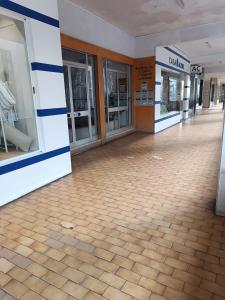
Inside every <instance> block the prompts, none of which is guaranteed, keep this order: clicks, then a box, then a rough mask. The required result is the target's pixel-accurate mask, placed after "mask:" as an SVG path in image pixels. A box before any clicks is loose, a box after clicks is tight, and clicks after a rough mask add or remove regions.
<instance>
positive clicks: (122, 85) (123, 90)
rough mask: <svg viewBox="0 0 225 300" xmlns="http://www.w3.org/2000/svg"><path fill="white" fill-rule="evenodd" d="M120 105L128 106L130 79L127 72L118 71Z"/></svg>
mask: <svg viewBox="0 0 225 300" xmlns="http://www.w3.org/2000/svg"><path fill="white" fill-rule="evenodd" d="M118 83H119V106H128V80H127V74H125V73H118Z"/></svg>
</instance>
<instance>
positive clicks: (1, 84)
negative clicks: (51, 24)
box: [0, 15, 38, 161]
mask: <svg viewBox="0 0 225 300" xmlns="http://www.w3.org/2000/svg"><path fill="white" fill-rule="evenodd" d="M29 72H30V71H29V67H28V54H27V44H26V39H25V28H24V23H23V22H22V21H19V20H14V19H13V18H9V17H6V16H2V15H0V161H1V160H3V159H7V158H11V157H14V156H17V155H20V154H22V153H27V152H31V151H35V150H37V149H38V139H37V128H36V122H35V117H34V105H33V95H32V87H31V79H30V73H29Z"/></svg>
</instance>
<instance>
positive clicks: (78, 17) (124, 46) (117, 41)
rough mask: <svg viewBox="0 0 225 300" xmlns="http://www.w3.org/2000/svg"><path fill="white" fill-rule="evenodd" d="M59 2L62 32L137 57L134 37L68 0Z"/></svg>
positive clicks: (59, 0)
mask: <svg viewBox="0 0 225 300" xmlns="http://www.w3.org/2000/svg"><path fill="white" fill-rule="evenodd" d="M58 4H59V18H60V27H61V32H62V33H65V34H67V35H69V36H72V37H75V38H77V39H80V40H83V41H86V42H89V43H91V44H95V45H97V46H100V47H103V48H107V49H110V50H113V51H116V52H119V53H121V54H125V55H128V56H130V57H135V38H134V37H132V36H131V35H129V34H127V33H126V32H124V31H122V30H120V29H119V28H117V27H115V26H114V25H112V24H110V23H108V22H106V21H104V20H103V19H101V18H99V17H97V16H95V15H94V14H92V13H90V12H88V11H87V10H84V9H82V8H80V7H79V6H76V5H75V4H72V3H71V2H69V1H68V0H58Z"/></svg>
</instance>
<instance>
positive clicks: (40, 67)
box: [0, 0, 64, 73]
mask: <svg viewBox="0 0 225 300" xmlns="http://www.w3.org/2000/svg"><path fill="white" fill-rule="evenodd" d="M0 1H1V0H0ZM31 68H32V70H33V71H46V72H53V73H64V68H63V66H57V65H50V64H43V63H39V62H33V63H31Z"/></svg>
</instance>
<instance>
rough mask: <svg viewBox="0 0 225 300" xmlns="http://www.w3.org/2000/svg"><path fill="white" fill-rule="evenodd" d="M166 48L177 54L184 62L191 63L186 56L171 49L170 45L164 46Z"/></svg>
mask: <svg viewBox="0 0 225 300" xmlns="http://www.w3.org/2000/svg"><path fill="white" fill-rule="evenodd" d="M164 48H165V49H166V50H168V51H170V52H171V53H173V54H175V55H177V56H179V57H180V58H182V59H183V60H185V61H186V62H188V63H189V64H190V63H191V62H190V60H189V59H187V58H186V57H184V56H183V55H181V54H180V53H178V52H176V51H175V50H173V49H171V48H170V47H164Z"/></svg>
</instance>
